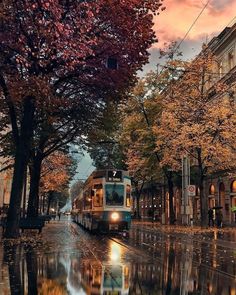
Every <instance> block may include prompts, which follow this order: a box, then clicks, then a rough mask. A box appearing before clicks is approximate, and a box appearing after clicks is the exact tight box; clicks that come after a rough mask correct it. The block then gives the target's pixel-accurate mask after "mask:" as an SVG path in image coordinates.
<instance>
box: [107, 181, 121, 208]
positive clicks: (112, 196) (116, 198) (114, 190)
mask: <svg viewBox="0 0 236 295" xmlns="http://www.w3.org/2000/svg"><path fill="white" fill-rule="evenodd" d="M105 189H106V205H107V206H123V205H124V186H123V185H122V184H106V186H105Z"/></svg>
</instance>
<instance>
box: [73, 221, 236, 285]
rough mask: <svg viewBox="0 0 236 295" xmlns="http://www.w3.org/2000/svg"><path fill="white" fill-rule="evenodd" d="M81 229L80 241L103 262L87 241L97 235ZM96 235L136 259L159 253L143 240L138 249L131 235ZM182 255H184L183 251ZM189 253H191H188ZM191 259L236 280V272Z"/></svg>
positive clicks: (148, 258)
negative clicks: (124, 250)
mask: <svg viewBox="0 0 236 295" xmlns="http://www.w3.org/2000/svg"><path fill="white" fill-rule="evenodd" d="M71 227H72V228H73V232H74V233H77V234H79V235H80V236H81V233H79V230H78V229H77V228H76V227H75V226H71ZM81 230H82V231H83V234H86V235H85V237H86V238H84V237H83V238H82V239H81V237H80V242H82V243H83V246H84V247H86V248H87V249H88V251H89V252H90V253H91V255H92V256H93V257H94V259H96V260H97V261H99V262H100V263H101V264H102V262H101V260H100V258H99V257H98V255H96V253H95V251H93V250H92V249H91V247H89V246H88V244H89V241H87V238H88V239H89V240H90V238H91V237H92V236H93V237H95V236H94V235H91V234H90V233H89V232H88V231H85V230H84V229H82V228H81ZM96 237H97V238H98V239H99V240H103V239H104V240H107V241H112V242H113V243H116V244H118V245H119V246H121V247H123V248H125V249H126V251H128V253H129V254H131V253H132V254H134V255H135V256H136V259H138V257H139V259H140V258H142V259H145V260H147V261H150V263H151V261H153V254H155V253H156V254H157V253H158V251H157V248H156V247H157V246H156V245H153V244H150V243H147V242H142V243H141V244H140V246H141V247H143V248H141V249H138V248H137V241H135V240H134V239H132V238H130V237H129V238H128V239H126V240H125V241H124V240H123V239H122V237H119V236H115V237H114V236H109V235H106V234H97V235H96ZM134 242H136V245H133V244H132V243H134ZM179 242H183V241H181V240H180V241H179ZM186 242H187V239H186V240H185V241H184V244H185V245H186ZM198 242H199V241H198ZM165 243H166V242H165ZM191 243H192V242H189V243H188V244H191ZM145 249H146V250H145ZM150 250H151V251H150ZM160 251H161V249H160ZM209 254H210V253H209V252H208V255H209ZM180 255H182V253H181V254H180ZM188 255H189V253H188ZM188 259H189V258H188ZM191 259H192V261H191V263H192V264H193V265H194V266H195V267H197V268H199V266H200V265H201V267H204V269H206V270H208V271H212V272H215V273H218V274H219V275H221V276H225V277H227V278H231V279H234V280H235V279H236V276H235V275H234V274H231V273H229V272H225V271H223V270H221V269H217V268H214V267H212V266H209V265H207V264H206V263H203V262H201V264H200V265H199V262H198V261H197V260H196V259H194V258H191ZM155 260H156V262H158V263H160V264H162V265H163V263H164V262H163V261H162V259H161V258H160V257H158V256H156V257H155Z"/></svg>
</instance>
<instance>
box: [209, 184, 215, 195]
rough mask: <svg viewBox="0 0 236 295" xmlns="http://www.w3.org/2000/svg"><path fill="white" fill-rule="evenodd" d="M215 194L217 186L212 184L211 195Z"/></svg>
mask: <svg viewBox="0 0 236 295" xmlns="http://www.w3.org/2000/svg"><path fill="white" fill-rule="evenodd" d="M214 194H215V186H214V185H213V184H211V185H210V188H209V195H214Z"/></svg>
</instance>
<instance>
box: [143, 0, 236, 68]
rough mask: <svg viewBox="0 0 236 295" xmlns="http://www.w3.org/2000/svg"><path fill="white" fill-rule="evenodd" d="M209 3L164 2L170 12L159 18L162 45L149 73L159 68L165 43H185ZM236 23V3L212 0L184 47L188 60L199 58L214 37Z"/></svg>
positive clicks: (153, 56) (157, 25)
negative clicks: (202, 48) (161, 50)
mask: <svg viewBox="0 0 236 295" xmlns="http://www.w3.org/2000/svg"><path fill="white" fill-rule="evenodd" d="M207 2H208V1H207V0H164V1H163V3H164V6H165V7H166V9H165V10H164V11H161V12H160V15H158V16H157V17H156V18H155V26H154V29H155V31H156V34H157V38H158V40H159V41H158V43H156V44H154V46H153V47H152V49H151V51H150V53H151V56H150V61H149V64H148V65H146V66H145V67H144V71H145V72H146V71H148V70H150V69H154V68H155V65H156V63H157V60H158V49H159V48H160V47H163V46H164V43H166V42H171V41H179V42H180V40H182V38H183V37H184V36H185V34H186V32H187V31H188V29H189V28H190V26H191V25H192V24H193V22H194V21H195V19H196V18H197V16H198V15H199V13H200V12H201V10H202V8H203V7H204V6H205V4H206V3H207ZM235 21H236V0H210V1H209V3H208V5H207V7H206V8H205V10H204V11H203V13H202V14H201V16H200V17H199V19H198V20H197V22H196V23H195V25H194V26H193V28H192V29H191V31H190V32H189V34H188V36H187V38H186V39H185V41H184V42H183V44H182V46H181V51H182V52H183V53H184V56H185V57H186V59H189V58H192V57H193V56H195V55H196V54H198V53H199V51H200V49H201V44H202V43H203V42H209V41H210V40H211V39H212V37H214V36H216V35H217V34H218V33H219V32H221V31H222V30H223V29H224V28H225V27H226V26H227V25H230V24H232V23H233V22H235Z"/></svg>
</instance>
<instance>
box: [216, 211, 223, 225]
mask: <svg viewBox="0 0 236 295" xmlns="http://www.w3.org/2000/svg"><path fill="white" fill-rule="evenodd" d="M222 221H223V214H222V212H221V210H217V211H216V224H217V227H219V228H220V227H222Z"/></svg>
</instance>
